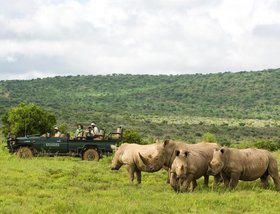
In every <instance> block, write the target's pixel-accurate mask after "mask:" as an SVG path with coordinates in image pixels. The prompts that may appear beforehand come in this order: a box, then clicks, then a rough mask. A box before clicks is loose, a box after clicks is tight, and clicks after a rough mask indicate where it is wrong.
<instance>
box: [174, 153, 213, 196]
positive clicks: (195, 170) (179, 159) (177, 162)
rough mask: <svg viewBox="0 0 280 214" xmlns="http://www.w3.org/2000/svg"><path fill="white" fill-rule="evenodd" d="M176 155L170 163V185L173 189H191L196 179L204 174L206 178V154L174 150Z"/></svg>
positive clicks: (193, 187) (194, 185)
mask: <svg viewBox="0 0 280 214" xmlns="http://www.w3.org/2000/svg"><path fill="white" fill-rule="evenodd" d="M175 153H176V157H175V159H174V161H173V163H172V165H171V170H170V172H171V177H170V185H171V187H172V188H173V189H174V191H176V192H179V191H182V192H187V191H189V187H190V184H191V182H192V188H191V191H194V189H195V188H196V186H197V182H196V180H197V179H199V178H200V177H202V176H204V178H208V176H207V170H208V156H207V155H206V154H205V153H203V152H199V151H198V152H197V151H186V150H185V151H183V150H181V151H179V150H176V152H175Z"/></svg>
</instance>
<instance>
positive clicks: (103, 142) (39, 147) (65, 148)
mask: <svg viewBox="0 0 280 214" xmlns="http://www.w3.org/2000/svg"><path fill="white" fill-rule="evenodd" d="M122 134H123V132H122V131H121V132H118V133H110V134H109V135H108V136H106V137H105V136H101V137H100V136H99V137H98V138H97V139H95V138H93V137H85V138H78V139H77V138H76V139H75V138H74V139H71V138H70V137H69V135H66V136H65V137H59V138H57V137H48V136H39V135H27V136H25V137H15V136H14V137H12V136H11V137H9V138H8V140H7V148H8V150H9V152H10V153H16V155H17V156H18V157H20V158H31V157H33V156H36V155H40V154H45V155H50V156H54V155H57V156H60V155H61V156H76V157H81V158H82V159H83V160H88V161H93V160H95V161H98V160H99V159H100V158H102V156H103V155H108V154H111V153H112V152H113V149H112V148H113V147H114V146H118V145H119V142H120V141H121V140H122Z"/></svg>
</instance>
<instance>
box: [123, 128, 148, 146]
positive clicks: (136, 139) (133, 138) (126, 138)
mask: <svg viewBox="0 0 280 214" xmlns="http://www.w3.org/2000/svg"><path fill="white" fill-rule="evenodd" d="M121 143H137V144H145V143H144V142H143V141H142V138H141V136H140V134H139V132H137V131H136V130H133V129H127V130H125V132H124V134H123V139H122V142H121Z"/></svg>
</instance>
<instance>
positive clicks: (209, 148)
mask: <svg viewBox="0 0 280 214" xmlns="http://www.w3.org/2000/svg"><path fill="white" fill-rule="evenodd" d="M219 148H221V146H220V145H219V144H217V143H205V142H202V143H197V144H187V143H183V142H179V141H171V140H170V141H169V143H168V145H167V146H166V147H165V155H166V161H165V166H166V167H169V168H170V167H171V164H172V163H173V161H174V159H175V157H176V150H179V151H181V150H187V151H195V152H202V153H204V154H205V155H207V158H208V162H210V160H211V159H212V157H213V152H214V150H215V149H219Z"/></svg>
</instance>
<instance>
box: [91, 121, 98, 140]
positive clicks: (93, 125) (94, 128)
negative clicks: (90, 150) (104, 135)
mask: <svg viewBox="0 0 280 214" xmlns="http://www.w3.org/2000/svg"><path fill="white" fill-rule="evenodd" d="M90 125H91V128H92V130H91V133H92V135H93V137H94V136H96V135H98V134H99V131H98V128H97V126H96V125H95V123H91V124H90Z"/></svg>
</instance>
